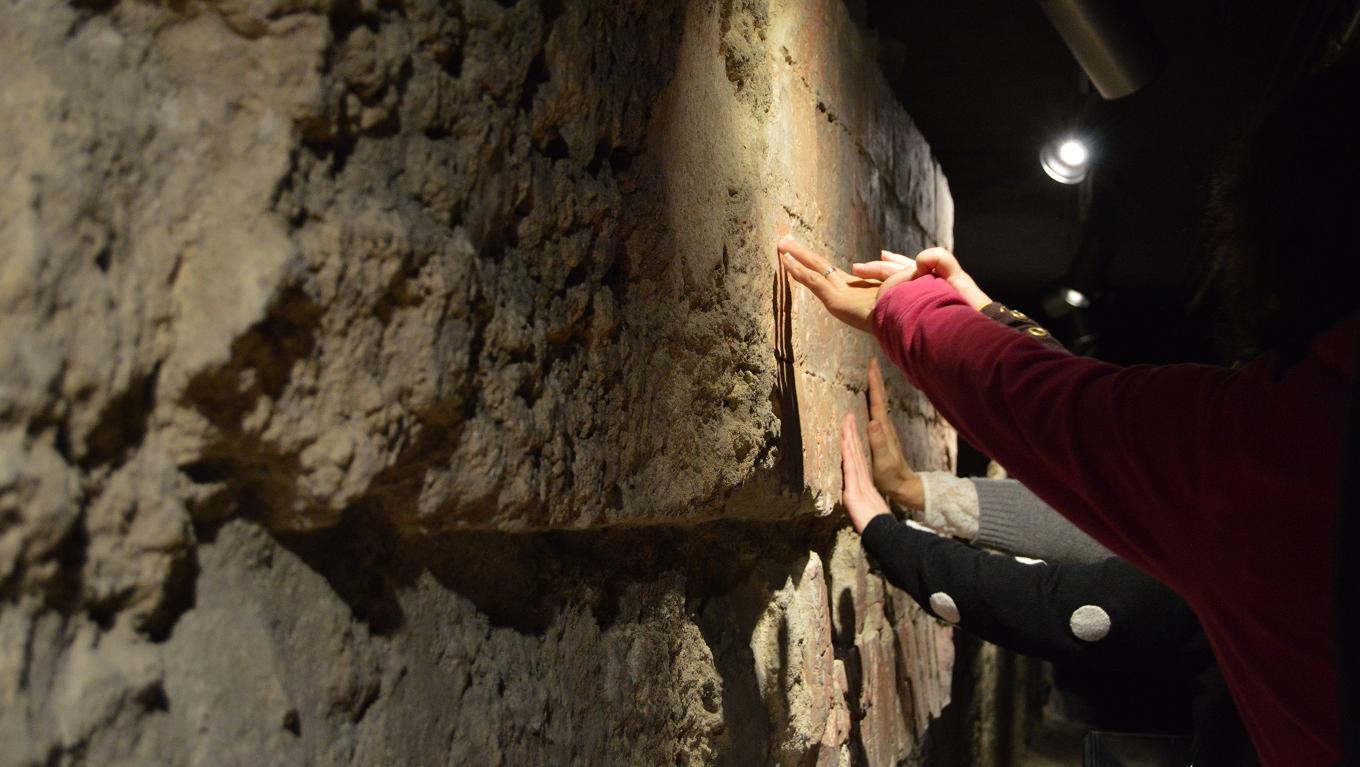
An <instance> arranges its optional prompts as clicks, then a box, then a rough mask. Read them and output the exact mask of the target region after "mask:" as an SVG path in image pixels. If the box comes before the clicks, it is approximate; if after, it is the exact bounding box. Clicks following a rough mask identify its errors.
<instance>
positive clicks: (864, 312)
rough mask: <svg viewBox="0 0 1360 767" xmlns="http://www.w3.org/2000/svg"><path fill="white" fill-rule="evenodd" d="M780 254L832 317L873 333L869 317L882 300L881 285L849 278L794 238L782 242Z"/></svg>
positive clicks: (793, 274) (795, 276) (783, 260)
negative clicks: (879, 292)
mask: <svg viewBox="0 0 1360 767" xmlns="http://www.w3.org/2000/svg"><path fill="white" fill-rule="evenodd" d="M779 254H780V260H781V261H782V262H783V263H784V268H785V269H788V271H789V276H791V277H793V278H794V279H795V280H797V281H798V282H799V283H801V284H802V285H803V286H804V287H806V288H807V289H808V290H811V291H812V294H813V295H814V296H816V297H817V299H818V300H820V301H821V302H822V305H823V306H825V307H826V310H827V311H829V312H831V316H833V317H835V318H836V319H838V320H840V321H841V322H844V323H845V324H847V325H849V326H850V327H852V328H855V329H857V330H863V331H864V332H865V333H871V332H873V322H872V320H870V318H869V315H870V314H871V313H872V312H873V310H874V303H875V302H876V301H877V300H878V288H879V283H878V282H873V281H869V280H863V279H860V278H858V277H855V276H854V275H849V276H847V275H846V273H845V272H842V271H841V270H839V269H837V268H836V267H834V266H832V265H831V263H830V262H828V261H827V260H826V259H825V258H822V257H821V256H820V255H818V254H817V253H815V252H814V251H812V250H811V249H810V248H807V247H805V246H804V245H803V244H802V243H801V242H799V241H797V240H795V239H794V238H793V235H786V236H785V237H784V238H783V239H781V240H780V241H779Z"/></svg>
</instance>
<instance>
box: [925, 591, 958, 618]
mask: <svg viewBox="0 0 1360 767" xmlns="http://www.w3.org/2000/svg"><path fill="white" fill-rule="evenodd" d="M930 609H931V611H932V612H934V613H935V614H936V615H938V616H940V618H942V619H944V620H946V621H949V622H950V623H958V622H959V606H958V605H956V604H954V598H953V597H951V596H949V595H948V594H946V593H944V592H943V591H937V592H935V593H934V594H931V595H930Z"/></svg>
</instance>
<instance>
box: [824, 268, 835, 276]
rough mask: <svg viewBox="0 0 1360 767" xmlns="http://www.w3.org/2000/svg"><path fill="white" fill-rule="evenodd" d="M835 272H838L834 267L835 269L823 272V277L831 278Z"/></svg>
mask: <svg viewBox="0 0 1360 767" xmlns="http://www.w3.org/2000/svg"><path fill="white" fill-rule="evenodd" d="M834 271H836V267H834V266H833V267H831V268H830V269H827V270H826V271H824V272H822V276H823V277H830V276H831V273H832V272H834Z"/></svg>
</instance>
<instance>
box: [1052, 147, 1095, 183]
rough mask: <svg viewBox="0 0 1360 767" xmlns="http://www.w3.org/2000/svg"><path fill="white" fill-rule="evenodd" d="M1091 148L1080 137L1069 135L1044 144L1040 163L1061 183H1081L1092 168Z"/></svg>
mask: <svg viewBox="0 0 1360 767" xmlns="http://www.w3.org/2000/svg"><path fill="white" fill-rule="evenodd" d="M1090 163H1091V150H1089V149H1087V148H1086V144H1085V143H1083V142H1082V141H1081V140H1080V139H1077V138H1073V137H1071V136H1067V137H1064V138H1059V139H1055V140H1053V141H1050V142H1048V143H1047V144H1044V148H1043V149H1041V150H1039V164H1040V165H1042V166H1043V168H1044V173H1047V174H1048V177H1049V178H1051V179H1053V180H1054V181H1057V182H1058V183H1059V184H1080V183H1081V182H1082V181H1085V180H1086V172H1087V170H1089V169H1090Z"/></svg>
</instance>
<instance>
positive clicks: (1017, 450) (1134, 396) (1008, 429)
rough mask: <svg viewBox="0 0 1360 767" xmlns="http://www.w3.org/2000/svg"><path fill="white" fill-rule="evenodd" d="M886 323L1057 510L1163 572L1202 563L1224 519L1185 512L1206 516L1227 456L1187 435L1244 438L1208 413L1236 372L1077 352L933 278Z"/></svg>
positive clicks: (969, 430) (927, 381)
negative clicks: (1203, 502)
mask: <svg viewBox="0 0 1360 767" xmlns="http://www.w3.org/2000/svg"><path fill="white" fill-rule="evenodd" d="M874 320H875V333H876V335H877V336H878V339H879V341H880V343H881V344H882V345H883V348H884V350H885V351H886V352H887V353H888V355H889V357H890V358H892V360H893V361H894V362H895V363H897V364H898V365H899V366H900V367H902V369H903V370H904V371H905V372H906V373H907V375H908V377H909V378H910V379H911V380H912V382H913V383H914V384H915V385H916V386H917V387H918V388H919V389H921V390H922V391H923V392H924V393H925V394H926V395H927V396H928V397H929V398H930V400H931V402H932V403H934V405H935V406H936V408H937V409H938V410H939V411H940V412H941V413H942V414H943V415H944V416H945V417H946V418H947V419H948V420H949V421H950V422H951V423H952V424H953V425H954V426H955V427H956V428H957V429H958V430H959V432H960V433H961V434H962V435H963V436H964V437H965V438H966V439H968V440H969V442H971V443H972V444H973V445H974V446H976V447H978V448H979V449H980V450H982V451H983V452H984V453H986V454H987V455H990V456H992V457H993V458H995V459H996V460H998V461H1000V462H1001V463H1002V464H1003V465H1005V466H1006V468H1007V469H1008V470H1010V471H1011V473H1012V474H1013V475H1014V476H1015V477H1016V478H1017V479H1019V480H1020V481H1022V482H1023V483H1024V484H1025V485H1026V486H1027V487H1028V488H1030V489H1031V490H1033V491H1034V492H1035V493H1036V494H1037V495H1038V496H1039V497H1041V498H1043V499H1044V500H1045V501H1046V502H1048V503H1049V504H1050V505H1051V506H1053V508H1055V509H1057V510H1058V511H1060V512H1061V513H1062V514H1063V515H1064V516H1067V517H1068V518H1069V519H1071V520H1073V521H1074V522H1075V523H1077V524H1078V526H1080V527H1081V528H1082V529H1083V530H1086V531H1087V532H1088V533H1090V534H1092V535H1093V536H1094V537H1095V538H1096V539H1097V540H1100V541H1101V542H1102V543H1104V544H1105V545H1107V546H1109V547H1110V548H1111V550H1114V551H1116V552H1117V553H1119V554H1121V555H1124V556H1128V557H1129V558H1130V559H1131V560H1132V561H1134V562H1136V563H1138V564H1140V565H1142V566H1144V567H1146V568H1147V569H1148V570H1149V571H1151V572H1155V573H1157V574H1158V575H1159V576H1168V575H1172V574H1171V573H1169V571H1167V570H1166V569H1165V568H1166V565H1167V564H1168V563H1170V562H1177V563H1182V564H1186V563H1193V562H1194V561H1196V558H1195V557H1194V551H1193V550H1191V549H1190V548H1189V547H1190V546H1191V544H1190V543H1189V541H1192V540H1196V539H1204V538H1207V537H1209V536H1210V535H1211V534H1212V529H1209V527H1210V525H1209V523H1210V522H1211V521H1212V520H1211V518H1210V517H1209V516H1207V515H1203V514H1199V515H1192V514H1185V513H1184V511H1185V510H1186V509H1196V508H1197V506H1196V504H1197V501H1198V500H1199V494H1200V492H1201V489H1202V488H1203V486H1204V485H1203V482H1202V476H1201V475H1202V467H1203V466H1204V465H1205V458H1204V457H1205V455H1207V454H1209V453H1211V452H1212V450H1213V448H1212V447H1211V445H1210V444H1209V442H1207V441H1203V440H1201V441H1194V440H1187V439H1185V438H1184V436H1183V435H1186V434H1189V435H1193V436H1195V437H1202V436H1204V435H1213V436H1214V437H1215V438H1216V439H1219V440H1220V441H1221V440H1223V439H1231V438H1232V437H1231V435H1230V434H1225V433H1222V430H1219V431H1216V430H1215V428H1216V427H1217V426H1218V424H1216V423H1213V422H1212V421H1211V417H1210V415H1209V414H1210V413H1211V412H1212V410H1213V408H1209V407H1206V406H1205V403H1207V402H1210V401H1212V400H1213V399H1214V398H1215V396H1216V395H1217V394H1218V392H1217V391H1216V387H1217V386H1218V385H1219V384H1220V383H1221V382H1222V381H1223V380H1224V376H1223V374H1224V372H1225V371H1220V370H1215V369H1207V368H1201V367H1197V366H1174V367H1172V368H1159V369H1152V368H1117V367H1115V366H1113V365H1108V364H1105V363H1100V362H1096V361H1094V360H1089V359H1084V358H1075V357H1072V356H1070V355H1068V354H1066V353H1064V352H1060V351H1057V350H1053V349H1048V348H1045V347H1044V346H1042V345H1041V344H1039V343H1038V342H1036V341H1033V340H1031V339H1027V338H1024V337H1022V336H1020V335H1019V334H1017V333H1014V332H1012V331H1010V330H1008V329H1006V328H1003V327H1000V326H999V325H997V324H996V323H994V322H991V321H989V320H988V319H986V318H985V317H983V316H982V315H981V314H980V313H978V312H976V311H974V310H972V309H971V308H969V307H968V306H967V305H966V304H964V303H963V302H962V300H960V299H959V298H958V297H957V295H956V294H954V293H953V292H952V290H951V289H950V288H948V286H947V285H945V284H944V283H942V282H940V281H938V280H932V278H929V277H926V278H921V279H920V280H917V281H914V282H911V283H907V284H903V285H898V286H896V287H894V288H893V290H892V291H891V292H888V293H887V294H886V295H884V296H882V297H880V299H879V303H878V305H877V307H876V308H875V314H874ZM1115 477H1117V478H1118V481H1114V480H1113V479H1112V478H1115ZM1197 510H1198V511H1202V509H1197ZM1196 526H1199V528H1200V529H1196ZM1187 531H1188V532H1190V533H1191V535H1189V536H1187V535H1186V533H1187ZM1173 551H1174V552H1175V553H1174V554H1173V553H1172V552H1173ZM1167 580H1168V582H1173V581H1174V580H1175V579H1174V577H1168V578H1167Z"/></svg>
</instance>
